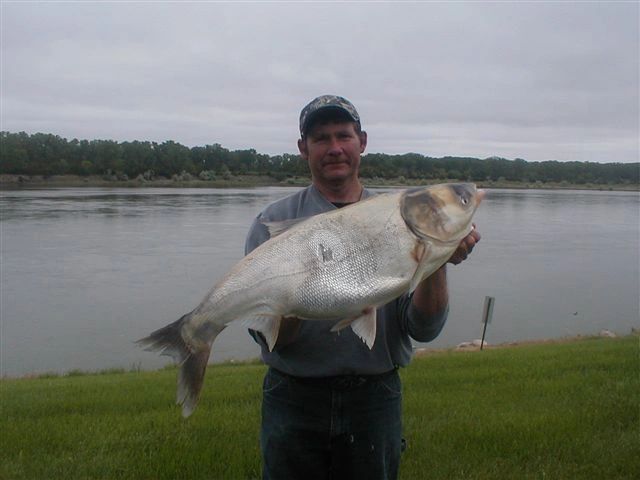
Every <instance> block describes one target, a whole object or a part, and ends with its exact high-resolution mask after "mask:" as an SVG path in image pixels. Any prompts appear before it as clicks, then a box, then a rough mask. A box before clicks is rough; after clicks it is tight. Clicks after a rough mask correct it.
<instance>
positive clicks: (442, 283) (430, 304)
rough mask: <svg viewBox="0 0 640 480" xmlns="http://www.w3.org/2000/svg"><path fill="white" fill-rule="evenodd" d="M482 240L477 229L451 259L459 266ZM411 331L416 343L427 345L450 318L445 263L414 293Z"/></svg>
mask: <svg viewBox="0 0 640 480" xmlns="http://www.w3.org/2000/svg"><path fill="white" fill-rule="evenodd" d="M479 241H480V233H478V231H477V230H475V225H474V229H473V230H472V231H471V233H470V234H469V235H467V236H466V237H465V238H463V239H462V241H461V242H460V245H458V248H457V249H456V251H455V252H454V253H453V255H452V256H451V258H450V259H449V263H452V264H453V265H458V264H459V263H461V262H463V261H464V260H466V259H467V257H468V256H469V254H470V253H471V251H472V250H473V248H474V247H475V246H476V244H477V243H478V242H479ZM411 306H412V309H411V314H412V315H411V317H413V318H411V319H410V321H409V325H410V326H409V329H410V332H411V336H412V337H413V338H415V339H416V340H419V341H423V342H428V341H431V340H433V339H434V338H435V337H437V336H438V334H439V333H440V331H441V330H442V327H443V326H444V323H445V321H446V319H447V314H448V308H449V288H448V285H447V266H446V264H445V265H443V266H442V267H440V268H439V269H438V270H436V271H435V272H434V273H433V274H431V275H430V276H429V277H427V278H426V279H424V280H423V281H422V282H421V283H420V284H419V285H418V287H417V288H416V290H415V291H414V292H413V297H412V305H411Z"/></svg>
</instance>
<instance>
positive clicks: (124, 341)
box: [0, 187, 640, 376]
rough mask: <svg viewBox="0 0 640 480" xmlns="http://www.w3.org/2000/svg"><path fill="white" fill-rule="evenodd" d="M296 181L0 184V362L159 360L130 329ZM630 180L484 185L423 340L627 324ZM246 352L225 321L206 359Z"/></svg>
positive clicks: (187, 302)
mask: <svg viewBox="0 0 640 480" xmlns="http://www.w3.org/2000/svg"><path fill="white" fill-rule="evenodd" d="M293 191H295V190H294V189H290V188H276V187H273V188H256V189H235V190H234V189H106V188H63V189H47V190H17V191H4V192H1V195H0V213H1V217H0V240H1V254H2V257H1V262H2V263H1V270H0V280H1V290H0V334H1V339H0V361H1V365H0V374H1V375H9V376H13V375H23V374H28V373H41V372H49V371H54V372H64V371H69V370H72V369H83V370H94V369H104V368H111V367H124V368H132V367H135V368H138V367H141V368H157V367H160V366H163V365H165V364H167V363H168V362H170V360H169V359H168V357H159V356H157V355H156V354H154V353H149V352H144V351H141V350H140V349H138V348H137V347H136V346H135V345H134V344H133V341H134V340H135V339H137V338H140V337H142V336H145V335H146V334H148V333H149V332H150V331H152V330H154V329H156V328H159V327H161V326H164V325H165V324H167V323H169V322H172V321H174V320H176V319H177V318H179V317H180V316H181V315H182V314H184V313H186V312H188V311H190V310H191V309H192V308H193V307H194V306H195V305H197V304H198V303H199V302H200V300H201V299H202V297H203V296H204V295H205V294H206V293H207V291H208V290H209V288H210V287H211V285H213V283H214V282H215V281H216V280H217V279H219V278H220V277H221V276H222V275H223V274H224V273H225V272H226V271H227V270H228V269H229V268H230V267H231V266H232V265H233V264H234V263H235V262H236V261H238V260H239V259H240V258H241V257H242V254H243V249H244V237H245V235H246V232H247V229H248V227H249V224H250V223H251V221H252V220H253V218H254V217H255V215H256V214H257V213H258V212H259V211H260V210H261V209H262V208H263V207H264V206H265V205H267V204H268V203H270V202H272V201H274V200H276V199H278V198H281V197H283V196H285V195H287V194H290V193H292V192H293ZM639 208H640V200H639V196H638V194H637V193H623V192H586V191H525V190H491V191H489V192H488V195H487V198H486V200H485V202H483V204H482V206H481V207H480V210H479V211H478V213H477V214H476V223H477V225H478V229H479V231H480V232H481V233H482V242H481V243H480V244H479V245H478V247H477V248H476V250H475V251H474V253H473V255H472V256H471V257H470V258H469V260H467V261H466V262H464V263H463V264H462V265H460V266H450V267H449V281H450V290H451V311H450V315H449V320H448V322H447V325H446V326H445V329H444V331H443V333H442V334H441V335H440V337H439V338H438V339H437V340H435V341H434V342H432V343H430V344H429V346H431V347H434V348H436V347H437V348H440V347H448V346H454V345H456V344H458V343H460V342H463V341H468V340H471V339H474V338H478V337H479V336H480V335H481V332H482V324H481V321H480V320H481V310H482V305H483V302H484V297H485V296H486V295H491V296H494V297H496V304H495V310H494V316H493V322H492V323H491V325H490V326H489V329H488V333H487V339H488V341H489V342H490V343H499V342H505V341H516V340H529V339H540V338H550V337H562V336H566V335H576V334H597V333H598V332H599V331H600V330H601V329H604V328H606V329H610V330H613V331H615V332H617V333H619V334H626V333H629V332H630V330H631V328H632V327H639V326H640V325H639V323H640V321H639V319H638V318H639V298H638V297H639V291H640V290H639V289H640V287H639V280H638V276H639V270H640V259H639V225H638V222H639ZM256 356H258V349H257V347H256V345H255V344H254V342H253V340H251V338H250V337H249V335H248V334H247V333H246V330H245V329H244V328H243V327H241V326H239V325H233V326H231V327H229V328H228V329H226V330H225V331H224V332H223V333H222V335H221V336H220V337H218V340H217V341H216V343H215V345H214V351H213V354H212V361H213V362H216V361H225V360H229V359H245V358H251V357H256Z"/></svg>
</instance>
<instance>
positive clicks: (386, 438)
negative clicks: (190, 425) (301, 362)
mask: <svg viewBox="0 0 640 480" xmlns="http://www.w3.org/2000/svg"><path fill="white" fill-rule="evenodd" d="M401 403H402V394H401V384H400V377H399V376H398V372H397V371H395V370H394V371H392V372H389V373H387V374H384V375H380V376H371V377H367V376H362V377H359V376H354V377H351V376H348V377H332V378H326V379H299V378H296V377H291V376H288V375H285V374H283V373H281V372H278V371H277V370H274V369H273V368H270V369H269V371H268V372H267V374H266V376H265V378H264V385H263V400H262V429H261V432H260V445H261V448H262V460H263V478H264V479H268V480H280V479H283V480H296V479H302V480H315V479H323V480H328V479H331V480H336V479H343V478H344V479H349V480H352V479H360V478H362V479H367V480H376V479H395V478H397V475H398V465H399V461H400V453H401V450H402V445H403V440H402V419H401Z"/></svg>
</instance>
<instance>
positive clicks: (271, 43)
mask: <svg viewBox="0 0 640 480" xmlns="http://www.w3.org/2000/svg"><path fill="white" fill-rule="evenodd" d="M1 10H2V11H1V13H2V19H1V27H2V33H1V42H2V43H1V48H2V52H1V53H2V57H1V67H2V71H1V75H2V77H1V87H2V92H1V94H2V95H1V96H2V104H1V122H2V125H1V128H2V130H4V131H10V132H18V131H26V132H28V133H35V132H46V133H54V134H57V135H61V136H63V137H65V138H68V139H72V138H78V139H113V140H117V141H131V140H149V141H157V142H162V141H165V140H174V141H177V142H180V143H182V144H184V145H187V146H196V145H206V144H213V143H220V144H222V145H223V146H224V147H226V148H229V149H232V150H235V149H243V148H255V149H256V150H257V151H258V152H261V153H268V154H279V153H285V152H291V153H294V152H296V151H297V150H296V140H297V138H298V130H297V127H298V116H299V113H300V110H301V108H302V107H303V106H304V105H305V104H306V103H307V102H308V101H310V100H311V99H312V98H313V97H315V96H317V95H320V94H324V93H334V94H338V95H343V96H345V97H347V98H348V99H350V100H351V101H352V102H353V103H354V104H355V106H356V107H357V109H358V110H359V112H360V115H361V117H362V124H363V128H364V129H365V130H367V132H368V134H369V146H368V149H367V151H368V152H383V153H390V154H395V153H407V152H417V153H421V154H423V155H429V156H436V157H440V156H445V155H459V156H463V155H464V156H473V157H479V158H485V157H489V156H501V157H506V158H510V159H513V158H518V157H519V158H524V159H525V160H528V161H540V160H561V161H565V160H579V161H595V162H612V161H618V162H637V161H639V139H638V136H639V108H640V107H639V102H640V99H639V75H640V64H639V62H640V53H639V43H640V33H639V15H640V13H639V4H638V2H635V1H633V2H612V1H608V2H595V3H594V2H491V3H489V2H482V3H474V2H430V3H419V2H407V3H384V2H383V3H380V2H360V3H355V2H352V3H346V2H315V3H304V4H302V3H300V2H297V3H294V2H247V3H214V2H193V3H189V2H46V3H44V2H39V3H36V2H34V3H26V2H24V1H21V2H10V1H5V0H2V6H1Z"/></svg>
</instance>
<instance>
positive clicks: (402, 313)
mask: <svg viewBox="0 0 640 480" xmlns="http://www.w3.org/2000/svg"><path fill="white" fill-rule="evenodd" d="M412 299H413V295H411V294H407V295H402V296H401V297H400V298H399V299H398V300H397V302H398V318H399V319H400V322H401V325H402V329H403V330H404V331H405V332H407V333H408V334H409V336H410V337H411V338H413V339H414V340H417V341H418V342H430V341H432V340H434V339H435V338H436V337H437V336H438V335H440V332H441V331H442V328H443V327H444V324H445V322H446V321H447V317H448V316H449V305H448V304H447V306H446V308H444V309H443V310H442V311H441V312H438V313H437V314H435V315H425V314H424V313H422V312H420V311H419V310H418V309H417V308H416V307H415V305H414V304H413V301H412Z"/></svg>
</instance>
